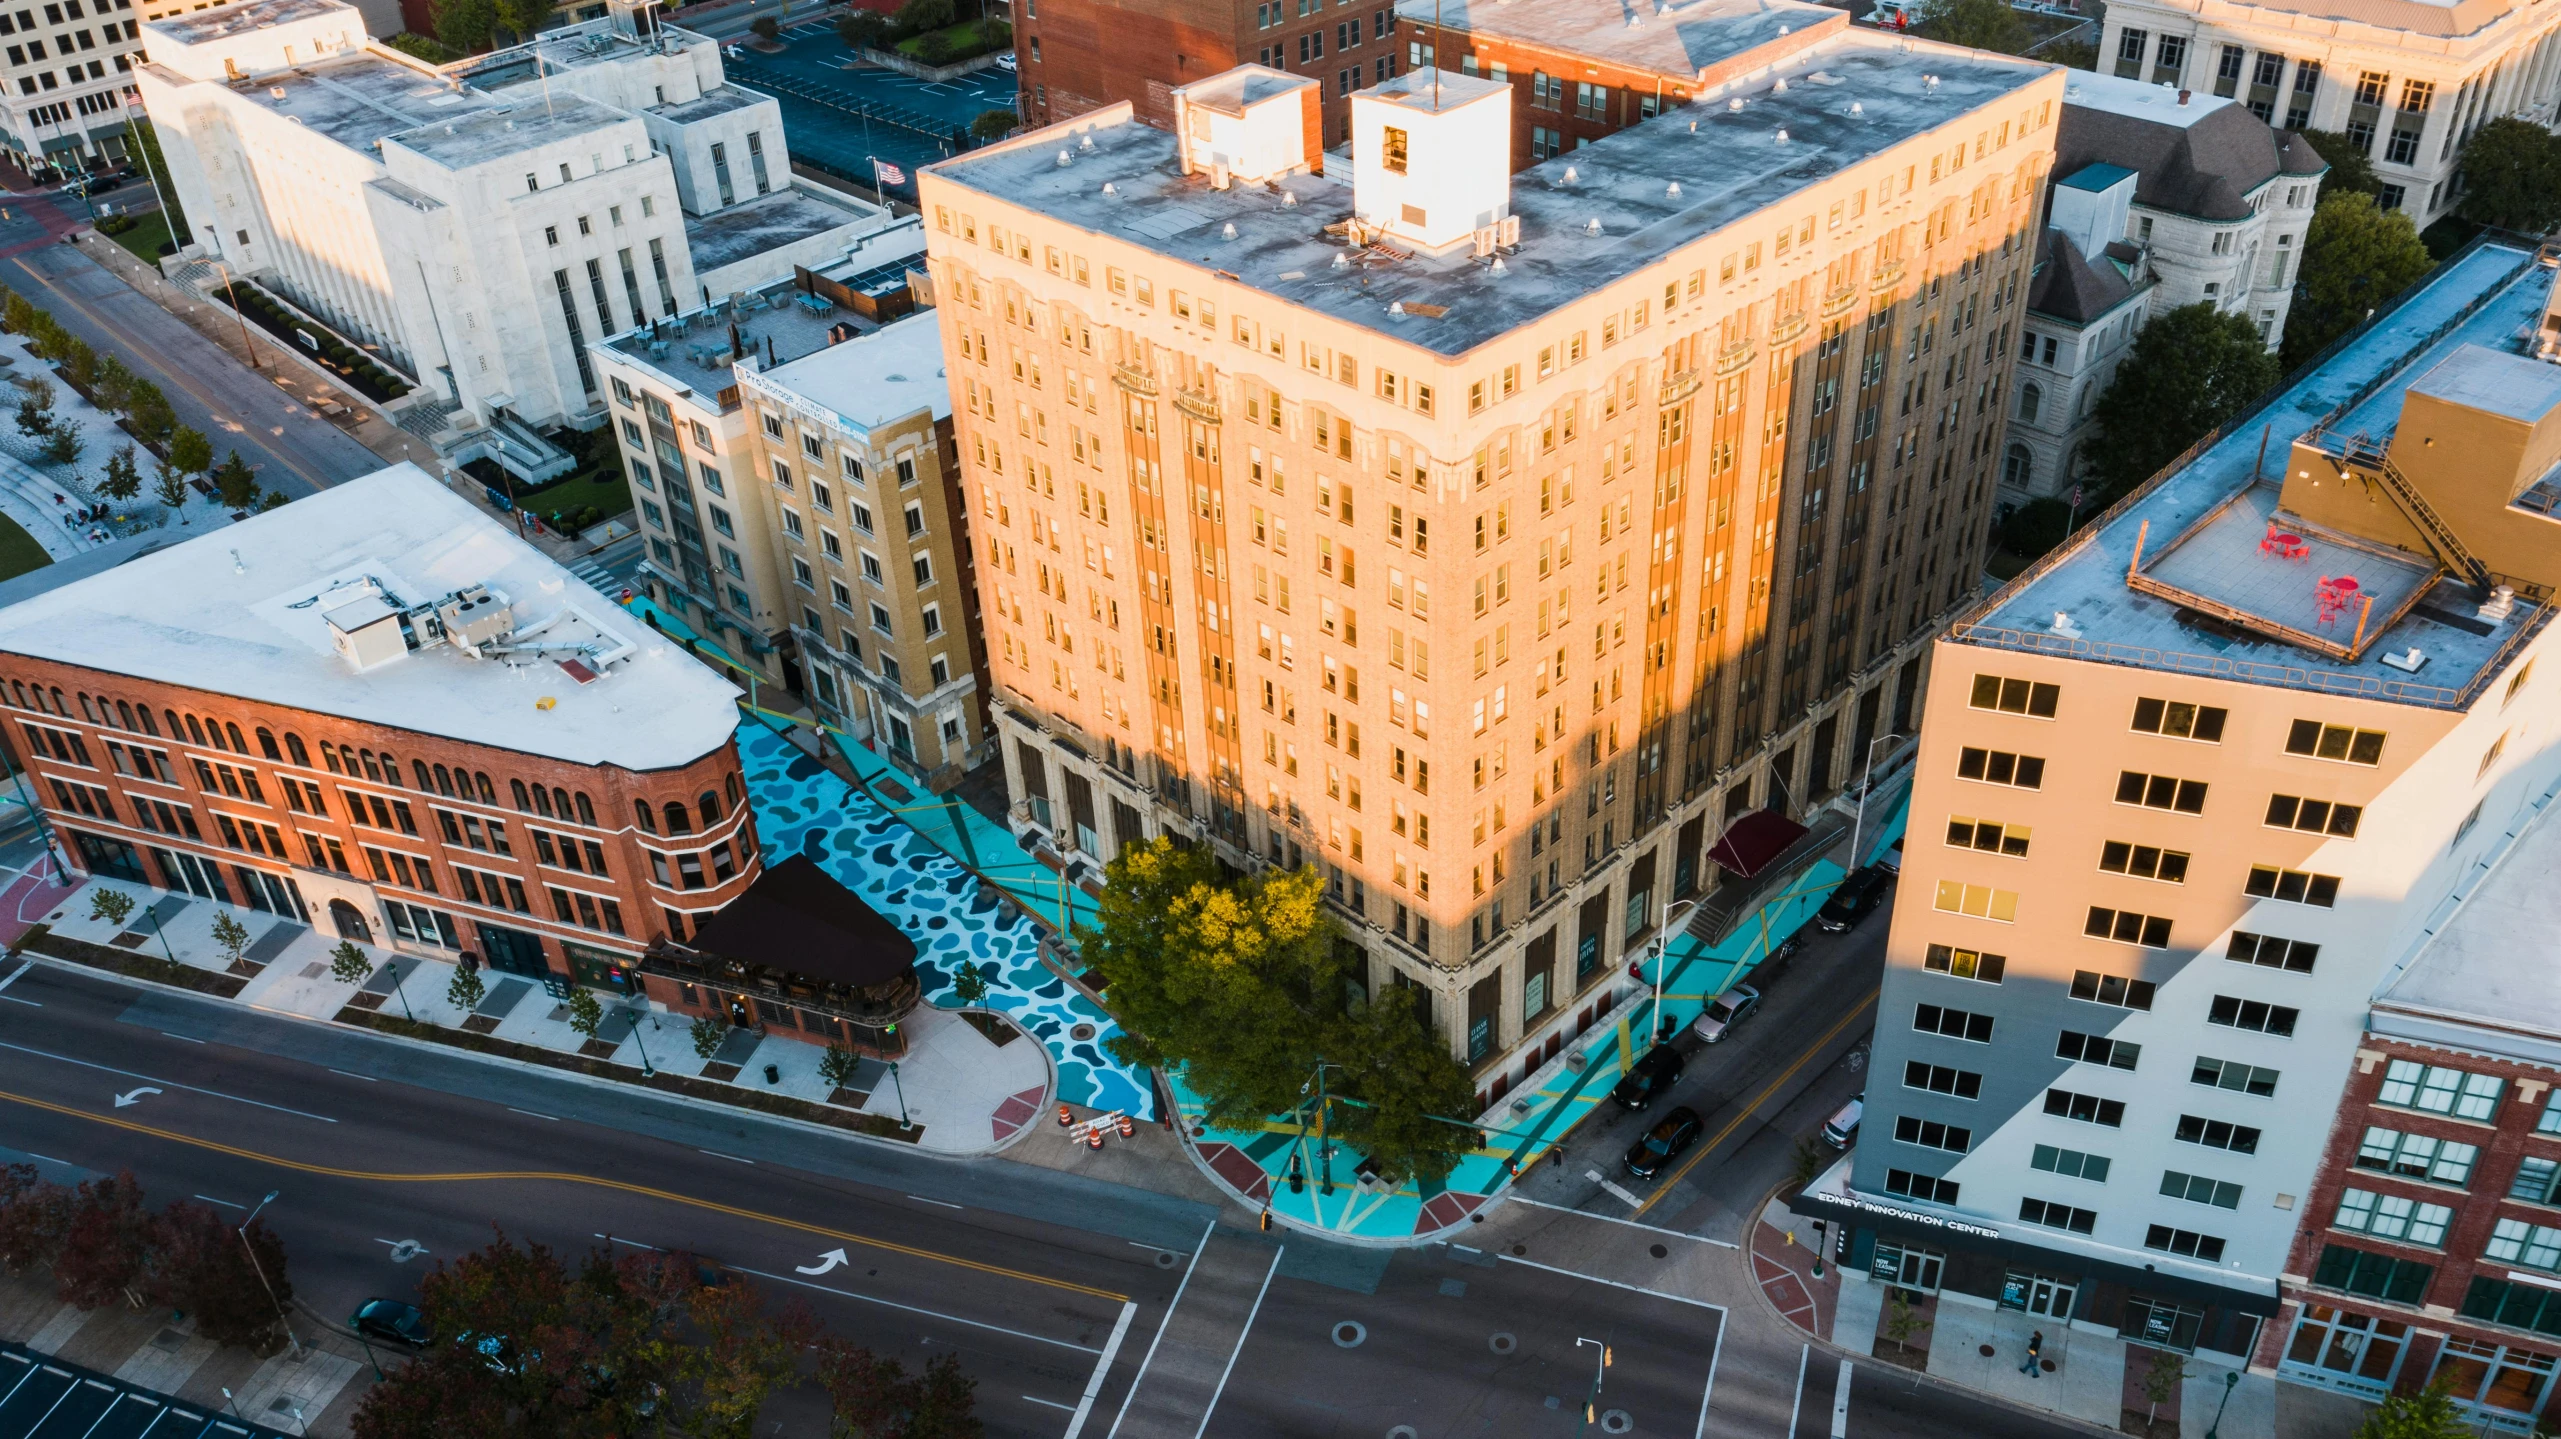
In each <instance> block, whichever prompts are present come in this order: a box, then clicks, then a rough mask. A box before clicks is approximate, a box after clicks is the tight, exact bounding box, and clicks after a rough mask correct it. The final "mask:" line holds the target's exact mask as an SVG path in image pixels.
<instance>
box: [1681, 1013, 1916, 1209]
mask: <svg viewBox="0 0 2561 1439" xmlns="http://www.w3.org/2000/svg"><path fill="white" fill-rule="evenodd" d="M1875 1003H1876V996H1875V995H1873V994H1871V995H1869V996H1867V997H1866V998H1865V999H1862V1000H1860V1001H1859V1002H1858V1004H1857V1006H1856V1007H1855V1008H1853V1009H1851V1010H1850V1012H1849V1013H1847V1014H1844V1015H1842V1016H1841V1017H1840V1018H1839V1019H1837V1020H1834V1021H1833V1022H1832V1027H1831V1028H1830V1029H1827V1030H1824V1031H1823V1034H1822V1037H1820V1038H1818V1039H1816V1040H1815V1041H1814V1042H1813V1043H1812V1044H1809V1045H1807V1046H1806V1047H1805V1052H1804V1053H1803V1054H1800V1055H1798V1056H1797V1057H1796V1062H1795V1063H1794V1064H1791V1065H1789V1066H1788V1067H1787V1068H1786V1069H1785V1070H1783V1071H1781V1072H1780V1074H1779V1076H1778V1077H1777V1078H1776V1079H1773V1080H1771V1081H1770V1082H1769V1083H1768V1085H1766V1086H1765V1087H1763V1088H1762V1090H1761V1092H1760V1093H1758V1094H1755V1095H1753V1096H1752V1102H1751V1103H1749V1104H1746V1105H1744V1106H1743V1108H1742V1110H1741V1111H1740V1112H1739V1113H1737V1114H1736V1115H1735V1116H1734V1117H1733V1118H1732V1119H1729V1120H1727V1121H1726V1122H1725V1127H1724V1128H1723V1129H1720V1130H1718V1131H1716V1137H1715V1138H1713V1139H1711V1140H1709V1141H1707V1142H1706V1143H1705V1144H1702V1145H1700V1146H1699V1147H1698V1149H1697V1150H1696V1152H1694V1153H1692V1154H1691V1155H1690V1157H1689V1158H1688V1159H1687V1160H1685V1161H1683V1163H1682V1164H1681V1167H1680V1168H1678V1169H1675V1170H1673V1171H1672V1173H1671V1176H1670V1177H1669V1178H1667V1179H1665V1180H1664V1181H1663V1184H1662V1187H1661V1188H1659V1189H1657V1190H1655V1191H1654V1194H1653V1197H1651V1198H1649V1199H1647V1200H1646V1201H1645V1202H1644V1203H1643V1204H1640V1205H1638V1206H1637V1207H1636V1212H1637V1213H1639V1214H1643V1213H1644V1212H1645V1211H1646V1210H1648V1209H1651V1208H1653V1207H1654V1206H1655V1205H1657V1204H1659V1203H1661V1202H1662V1200H1663V1196H1664V1195H1666V1194H1669V1193H1671V1192H1672V1187H1673V1186H1674V1185H1676V1184H1679V1183H1680V1182H1681V1181H1682V1180H1684V1179H1687V1178H1688V1177H1689V1173H1690V1171H1691V1170H1693V1169H1696V1168H1698V1162H1699V1161H1700V1160H1702V1159H1705V1158H1706V1157H1707V1156H1709V1155H1710V1154H1713V1153H1715V1152H1716V1146H1718V1145H1720V1144H1723V1143H1724V1142H1725V1141H1726V1138H1727V1137H1728V1136H1730V1135H1732V1134H1733V1133H1734V1131H1735V1130H1737V1129H1739V1128H1741V1127H1742V1125H1743V1121H1745V1120H1747V1119H1749V1118H1751V1117H1752V1114H1753V1111H1755V1110H1757V1109H1759V1108H1760V1107H1761V1106H1762V1105H1764V1104H1766V1103H1768V1102H1769V1098H1770V1096H1771V1095H1773V1094H1776V1093H1778V1090H1779V1086H1780V1085H1782V1084H1785V1083H1787V1082H1788V1081H1789V1080H1791V1079H1794V1078H1795V1077H1796V1072H1797V1071H1798V1070H1800V1069H1803V1068H1804V1067H1805V1066H1806V1065H1807V1064H1808V1063H1810V1062H1811V1061H1812V1060H1813V1058H1814V1056H1816V1055H1818V1054H1820V1053H1822V1052H1823V1046H1824V1045H1827V1044H1829V1043H1831V1042H1832V1041H1833V1040H1834V1039H1836V1038H1838V1037H1839V1036H1840V1033H1841V1031H1842V1030H1844V1029H1847V1028H1848V1027H1849V1025H1850V1021H1851V1020H1854V1019H1856V1018H1858V1017H1859V1016H1860V1015H1862V1014H1865V1013H1866V1012H1867V1011H1868V1007H1869V1006H1871V1005H1873V1004H1875Z"/></svg>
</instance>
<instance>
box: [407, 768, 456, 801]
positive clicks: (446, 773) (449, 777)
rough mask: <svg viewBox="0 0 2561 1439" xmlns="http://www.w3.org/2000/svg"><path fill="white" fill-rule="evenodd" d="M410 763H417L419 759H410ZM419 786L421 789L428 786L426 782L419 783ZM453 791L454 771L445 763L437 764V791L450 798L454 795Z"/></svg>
mask: <svg viewBox="0 0 2561 1439" xmlns="http://www.w3.org/2000/svg"><path fill="white" fill-rule="evenodd" d="M410 763H412V764H415V763H417V761H415V760H412V761H410ZM418 787H419V788H420V789H425V788H426V786H425V785H424V784H421V785H419V786H418ZM453 792H454V777H453V773H452V772H451V771H450V770H447V769H446V768H445V767H444V766H443V765H438V766H436V793H438V794H440V795H443V796H445V797H446V798H448V799H450V798H452V797H453Z"/></svg>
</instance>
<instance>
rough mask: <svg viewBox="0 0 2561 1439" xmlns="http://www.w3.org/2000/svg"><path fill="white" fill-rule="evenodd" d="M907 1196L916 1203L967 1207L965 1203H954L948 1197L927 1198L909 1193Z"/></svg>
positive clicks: (946, 1206) (944, 1206) (955, 1207)
mask: <svg viewBox="0 0 2561 1439" xmlns="http://www.w3.org/2000/svg"><path fill="white" fill-rule="evenodd" d="M907 1197H908V1198H910V1199H913V1200H915V1201H916V1202H917V1203H918V1204H939V1205H941V1206H942V1207H943V1208H945V1209H966V1208H968V1207H969V1206H967V1205H965V1204H954V1203H952V1202H951V1201H950V1200H948V1199H927V1198H926V1197H925V1196H923V1195H921V1194H910V1195H908V1196H907Z"/></svg>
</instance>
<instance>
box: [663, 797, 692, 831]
mask: <svg viewBox="0 0 2561 1439" xmlns="http://www.w3.org/2000/svg"><path fill="white" fill-rule="evenodd" d="M693 829H694V827H693V826H692V825H690V824H688V823H686V822H685V807H684V806H683V805H681V804H678V803H677V802H676V801H674V800H672V799H671V800H669V801H667V832H668V833H669V834H691V833H693Z"/></svg>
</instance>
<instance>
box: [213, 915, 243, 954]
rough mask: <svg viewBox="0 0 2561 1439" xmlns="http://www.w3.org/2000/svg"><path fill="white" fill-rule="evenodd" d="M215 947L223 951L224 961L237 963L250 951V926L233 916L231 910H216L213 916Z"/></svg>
mask: <svg viewBox="0 0 2561 1439" xmlns="http://www.w3.org/2000/svg"><path fill="white" fill-rule="evenodd" d="M213 947H214V948H216V949H218V950H221V951H222V962H223V963H224V964H225V965H226V966H227V965H235V964H239V963H241V962H242V960H243V959H244V958H245V957H246V956H247V955H248V953H249V926H247V925H245V924H242V923H241V922H240V921H239V920H236V919H234V918H232V917H231V912H230V911H229V910H216V911H215V912H214V916H213Z"/></svg>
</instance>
